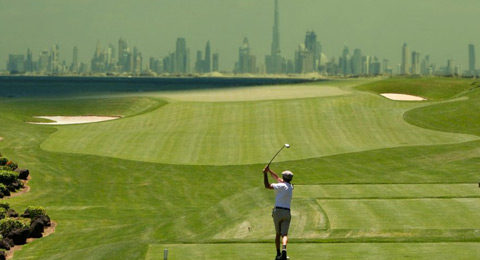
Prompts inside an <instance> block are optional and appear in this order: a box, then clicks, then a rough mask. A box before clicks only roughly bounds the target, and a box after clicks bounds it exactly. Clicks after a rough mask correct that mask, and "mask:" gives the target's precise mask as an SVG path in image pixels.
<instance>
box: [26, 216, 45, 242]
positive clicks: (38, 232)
mask: <svg viewBox="0 0 480 260" xmlns="http://www.w3.org/2000/svg"><path fill="white" fill-rule="evenodd" d="M44 230H45V225H44V224H43V221H42V220H41V219H36V220H34V221H33V222H32V224H30V237H33V238H41V237H42V236H43V234H42V233H43V231H44Z"/></svg>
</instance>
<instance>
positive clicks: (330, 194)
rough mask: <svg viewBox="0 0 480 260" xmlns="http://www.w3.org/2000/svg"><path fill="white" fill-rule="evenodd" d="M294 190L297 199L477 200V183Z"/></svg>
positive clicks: (355, 185)
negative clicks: (474, 198) (473, 198)
mask: <svg viewBox="0 0 480 260" xmlns="http://www.w3.org/2000/svg"><path fill="white" fill-rule="evenodd" d="M295 188H296V189H295V198H298V199H303V198H318V199H414V198H472V197H476V198H480V192H479V189H478V184H477V183H474V184H339V185H335V184H333V185H296V186H295Z"/></svg>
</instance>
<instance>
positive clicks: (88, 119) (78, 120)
mask: <svg viewBox="0 0 480 260" xmlns="http://www.w3.org/2000/svg"><path fill="white" fill-rule="evenodd" d="M35 118H43V119H48V120H52V121H55V122H48V123H44V122H29V123H31V124H37V125H74V124H86V123H97V122H103V121H109V120H114V119H118V118H120V117H119V116H35Z"/></svg>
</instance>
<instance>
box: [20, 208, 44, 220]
mask: <svg viewBox="0 0 480 260" xmlns="http://www.w3.org/2000/svg"><path fill="white" fill-rule="evenodd" d="M25 214H28V215H29V217H30V218H31V219H34V218H36V217H42V216H46V215H47V211H46V210H45V208H43V207H36V206H28V208H27V209H26V210H25Z"/></svg>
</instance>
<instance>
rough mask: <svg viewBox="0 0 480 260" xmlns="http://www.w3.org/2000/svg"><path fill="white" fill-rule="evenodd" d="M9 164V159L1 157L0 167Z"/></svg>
mask: <svg viewBox="0 0 480 260" xmlns="http://www.w3.org/2000/svg"><path fill="white" fill-rule="evenodd" d="M7 162H8V159H7V158H4V157H0V166H4V165H6V164H7Z"/></svg>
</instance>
